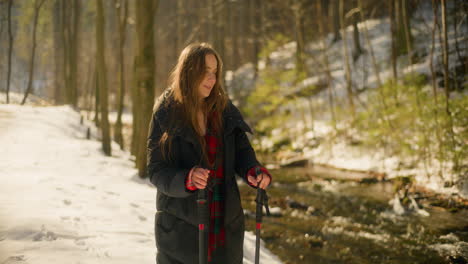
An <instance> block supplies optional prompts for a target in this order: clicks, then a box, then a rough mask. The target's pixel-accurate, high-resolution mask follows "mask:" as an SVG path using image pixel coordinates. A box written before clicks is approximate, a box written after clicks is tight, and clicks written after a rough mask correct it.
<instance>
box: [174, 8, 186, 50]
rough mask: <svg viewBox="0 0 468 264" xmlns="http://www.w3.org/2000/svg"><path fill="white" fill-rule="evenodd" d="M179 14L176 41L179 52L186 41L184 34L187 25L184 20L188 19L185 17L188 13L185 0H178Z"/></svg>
mask: <svg viewBox="0 0 468 264" xmlns="http://www.w3.org/2000/svg"><path fill="white" fill-rule="evenodd" d="M176 5H177V11H176V12H177V16H176V24H177V32H176V34H177V41H176V42H177V43H176V50H177V52H178V53H180V52H181V51H182V49H183V48H184V47H183V46H184V42H185V38H184V34H185V31H184V29H185V25H184V24H183V21H186V19H184V18H185V17H186V16H187V14H186V9H185V1H184V0H177V3H176Z"/></svg>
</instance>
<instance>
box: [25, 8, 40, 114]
mask: <svg viewBox="0 0 468 264" xmlns="http://www.w3.org/2000/svg"><path fill="white" fill-rule="evenodd" d="M44 2H45V0H36V1H35V2H34V22H33V23H34V24H33V37H32V52H31V60H30V61H29V78H28V86H27V88H26V92H25V93H24V97H23V100H22V101H21V105H24V103H26V99H27V98H28V95H29V93H30V92H31V90H32V83H33V80H34V61H35V58H36V33H37V21H38V20H39V12H40V11H41V7H42V5H43V4H44Z"/></svg>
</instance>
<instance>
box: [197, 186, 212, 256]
mask: <svg viewBox="0 0 468 264" xmlns="http://www.w3.org/2000/svg"><path fill="white" fill-rule="evenodd" d="M197 205H198V263H199V264H205V263H206V258H207V254H208V252H207V249H208V247H207V243H206V232H207V231H208V223H209V220H210V219H209V217H210V216H209V212H208V204H207V190H206V188H205V189H200V190H198V199H197Z"/></svg>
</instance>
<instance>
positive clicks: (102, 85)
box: [96, 0, 112, 156]
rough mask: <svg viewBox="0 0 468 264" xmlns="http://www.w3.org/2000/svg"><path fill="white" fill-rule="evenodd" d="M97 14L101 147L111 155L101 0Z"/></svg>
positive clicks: (99, 0) (103, 20) (98, 2)
mask: <svg viewBox="0 0 468 264" xmlns="http://www.w3.org/2000/svg"><path fill="white" fill-rule="evenodd" d="M96 3H97V15H96V53H97V56H96V59H97V62H96V65H97V70H98V74H97V79H98V86H99V97H100V98H99V99H100V105H101V131H102V149H103V151H104V153H105V154H106V155H108V156H111V155H112V150H111V142H110V129H109V117H108V115H109V113H108V93H107V70H106V62H105V58H104V51H105V50H106V47H105V35H104V27H105V19H104V10H103V5H102V0H97V2H96Z"/></svg>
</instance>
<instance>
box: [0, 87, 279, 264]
mask: <svg viewBox="0 0 468 264" xmlns="http://www.w3.org/2000/svg"><path fill="white" fill-rule="evenodd" d="M0 95H1V96H2V97H4V94H0ZM79 120H80V116H79V114H78V113H77V112H75V111H74V110H73V109H71V108H70V107H68V106H57V107H51V106H49V107H38V106H31V105H26V106H19V105H11V104H10V105H5V104H0V146H1V149H0V179H1V187H0V263H16V262H19V263H34V264H41V263H44V264H45V263H47V264H51V263H60V264H62V263H96V264H98V263H99V264H102V263H112V264H118V263H122V264H124V263H125V264H128V263H154V261H155V242H154V226H153V225H154V214H155V194H156V189H155V188H154V187H153V186H152V185H151V184H150V183H149V182H147V181H143V180H140V179H139V178H138V176H137V171H136V169H134V163H133V162H132V161H131V160H130V156H129V154H128V153H126V152H122V151H120V150H119V148H118V146H117V145H116V144H114V145H113V153H112V157H107V156H105V155H104V153H103V152H102V150H101V143H100V142H99V141H97V140H94V139H91V140H87V139H86V127H87V126H91V124H87V123H86V122H85V125H80V123H79ZM93 131H96V130H95V129H94V130H93ZM94 138H95V137H94ZM254 253H255V237H254V234H253V233H251V232H246V238H245V243H244V256H245V258H244V263H253V262H254ZM261 259H262V263H281V262H280V261H279V259H278V258H277V257H275V256H274V255H272V254H271V253H270V252H269V251H268V250H267V249H265V248H262V256H261Z"/></svg>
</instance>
